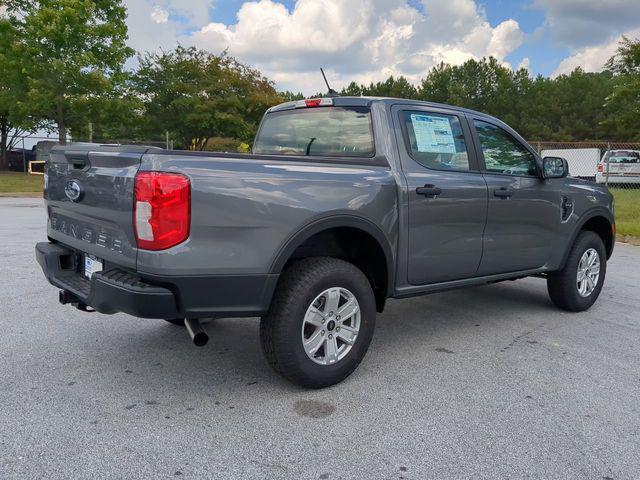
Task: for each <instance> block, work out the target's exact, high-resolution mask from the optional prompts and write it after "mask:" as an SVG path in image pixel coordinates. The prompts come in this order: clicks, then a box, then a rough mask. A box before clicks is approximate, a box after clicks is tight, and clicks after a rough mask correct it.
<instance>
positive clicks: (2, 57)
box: [0, 18, 37, 169]
mask: <svg viewBox="0 0 640 480" xmlns="http://www.w3.org/2000/svg"><path fill="white" fill-rule="evenodd" d="M26 60H27V57H26V55H25V51H24V44H23V42H22V40H21V37H20V35H19V31H18V29H17V28H16V26H15V24H14V23H13V22H12V21H11V19H9V18H0V169H4V168H6V166H7V151H8V150H10V149H11V148H13V147H14V146H15V144H16V143H17V142H18V140H19V139H20V136H21V135H23V134H25V133H27V132H29V131H32V130H34V129H35V128H36V126H37V123H36V122H34V120H33V118H32V117H30V116H29V115H28V112H26V111H25V109H24V108H23V106H22V99H24V98H25V96H26V94H27V82H26V79H25V77H24V75H23V70H24V65H25V62H26Z"/></svg>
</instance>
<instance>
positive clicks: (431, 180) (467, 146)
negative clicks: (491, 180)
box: [392, 106, 487, 285]
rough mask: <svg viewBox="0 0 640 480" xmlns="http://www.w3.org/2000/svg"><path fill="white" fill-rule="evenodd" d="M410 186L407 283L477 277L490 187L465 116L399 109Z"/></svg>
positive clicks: (401, 145)
mask: <svg viewBox="0 0 640 480" xmlns="http://www.w3.org/2000/svg"><path fill="white" fill-rule="evenodd" d="M392 111H393V115H394V121H396V122H399V127H400V128H399V129H398V130H397V131H398V132H401V134H400V137H401V138H398V143H399V149H400V159H401V163H402V170H403V172H404V175H405V178H406V182H407V187H408V226H409V228H408V230H409V232H408V242H407V244H408V246H407V248H408V255H407V260H408V265H407V273H408V281H409V283H411V284H413V285H424V284H431V283H438V282H444V281H448V280H457V279H462V278H468V277H472V276H474V275H475V274H476V271H477V270H478V265H479V264H480V259H481V257H482V232H483V229H484V225H485V221H486V214H487V186H486V183H485V181H484V178H483V176H482V174H481V173H480V172H479V171H478V163H477V159H476V154H475V151H474V149H473V142H472V139H471V135H470V130H469V127H468V125H467V123H466V121H465V118H464V115H463V114H461V113H460V112H456V111H452V110H447V109H436V108H421V107H417V106H396V107H394V109H393V110H392Z"/></svg>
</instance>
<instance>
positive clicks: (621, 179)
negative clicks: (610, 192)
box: [596, 150, 640, 184]
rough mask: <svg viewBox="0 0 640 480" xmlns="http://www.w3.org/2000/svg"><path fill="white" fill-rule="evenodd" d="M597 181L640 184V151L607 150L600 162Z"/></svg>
mask: <svg viewBox="0 0 640 480" xmlns="http://www.w3.org/2000/svg"><path fill="white" fill-rule="evenodd" d="M596 182H597V183H614V184H615V183H636V184H640V151H638V150H609V151H608V152H606V153H605V154H604V155H603V156H602V160H600V162H599V163H598V167H597V172H596Z"/></svg>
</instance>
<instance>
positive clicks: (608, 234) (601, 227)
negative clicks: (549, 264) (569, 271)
mask: <svg viewBox="0 0 640 480" xmlns="http://www.w3.org/2000/svg"><path fill="white" fill-rule="evenodd" d="M614 225H615V222H614V219H613V215H611V212H610V211H608V210H606V209H604V208H601V209H600V208H599V209H594V210H590V211H589V212H587V213H586V214H585V215H583V217H582V218H581V219H580V220H579V222H578V224H577V226H576V228H575V229H574V231H573V233H572V235H571V241H570V242H569V244H568V245H567V247H566V249H565V252H564V255H563V257H562V264H561V267H564V265H565V264H566V262H567V258H568V256H569V252H570V251H571V247H572V246H573V244H574V243H575V241H576V238H578V235H579V234H580V232H582V231H583V230H587V231H591V232H594V233H596V234H598V235H599V236H600V238H601V239H602V242H603V243H604V246H605V250H606V252H607V259H609V258H611V255H612V253H613V247H614V244H615V240H616V239H615V231H614Z"/></svg>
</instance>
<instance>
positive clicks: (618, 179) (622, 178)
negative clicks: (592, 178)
mask: <svg viewBox="0 0 640 480" xmlns="http://www.w3.org/2000/svg"><path fill="white" fill-rule="evenodd" d="M608 182H609V183H613V184H618V183H630V184H640V174H638V175H615V174H613V173H610V174H609V179H608ZM596 183H607V176H606V175H605V174H603V173H597V174H596Z"/></svg>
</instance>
